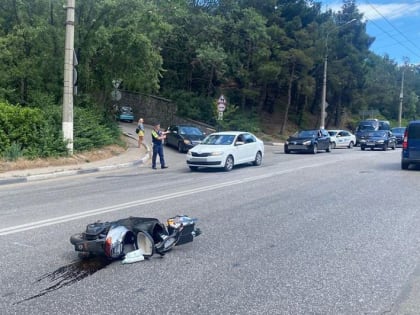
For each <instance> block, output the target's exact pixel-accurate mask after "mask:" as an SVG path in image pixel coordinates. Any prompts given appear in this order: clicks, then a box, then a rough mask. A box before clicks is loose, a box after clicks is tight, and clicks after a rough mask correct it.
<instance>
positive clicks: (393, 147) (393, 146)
mask: <svg viewBox="0 0 420 315" xmlns="http://www.w3.org/2000/svg"><path fill="white" fill-rule="evenodd" d="M396 148H397V145H396V144H395V142H394V144H393V145H392V150H395V149H396Z"/></svg>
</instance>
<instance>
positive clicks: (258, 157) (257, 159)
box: [252, 151, 262, 166]
mask: <svg viewBox="0 0 420 315" xmlns="http://www.w3.org/2000/svg"><path fill="white" fill-rule="evenodd" d="M261 162H262V154H261V152H260V151H258V152H257V154H256V155H255V160H254V162H253V163H252V164H254V165H255V166H260V165H261Z"/></svg>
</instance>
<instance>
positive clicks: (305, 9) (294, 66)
mask: <svg viewBox="0 0 420 315" xmlns="http://www.w3.org/2000/svg"><path fill="white" fill-rule="evenodd" d="M64 2H65V0H60V1H57V0H3V1H1V3H0V26H1V27H0V73H1V76H0V99H2V100H4V101H5V102H6V101H7V102H8V103H10V104H19V105H20V106H22V107H17V108H19V109H23V108H26V107H36V108H33V110H34V117H38V116H43V115H42V112H44V113H45V110H46V109H45V108H44V107H46V106H49V104H51V103H54V104H57V105H60V103H61V99H62V89H63V59H64V37H65V27H64V22H65V20H66V11H65V10H63V4H65V3H64ZM75 3H76V21H75V52H76V55H77V59H78V66H77V72H78V91H79V96H78V97H76V98H75V102H76V105H77V106H79V105H80V103H81V101H80V99H83V97H86V96H92V97H94V98H95V100H96V106H94V107H95V108H96V109H95V111H94V112H95V113H96V112H97V111H96V110H97V109H99V113H100V114H99V118H98V117H96V118H97V120H98V119H99V120H102V117H105V116H104V114H102V112H103V113H105V112H106V111H107V108H108V106H109V105H110V101H111V100H110V99H109V97H107V96H109V95H110V91H111V89H112V88H113V87H112V84H111V82H112V80H113V79H116V78H118V79H122V85H121V88H122V89H125V90H131V91H137V92H142V93H153V94H160V95H162V96H165V97H169V98H171V99H172V100H174V102H176V103H177V105H178V108H179V114H181V115H184V116H187V117H190V118H193V119H197V120H201V121H203V122H207V123H210V124H216V123H217V121H216V117H217V115H216V114H217V113H216V111H215V100H216V99H217V98H218V97H219V95H220V94H222V93H223V94H224V95H225V97H226V98H227V99H228V107H229V110H228V112H226V113H225V120H224V121H223V122H221V123H222V125H223V126H225V127H226V128H228V127H230V128H233V127H237V128H241V127H242V128H248V129H256V128H258V125H259V122H260V121H261V120H262V119H263V118H264V119H265V120H266V121H267V119H268V121H270V120H271V121H272V122H275V123H278V128H277V132H278V133H285V132H286V131H287V130H288V126H289V125H291V124H293V125H295V126H296V125H297V126H302V127H308V126H310V127H314V125H319V123H320V121H319V117H320V104H321V97H322V86H323V69H324V58H325V57H326V56H327V58H328V59H327V60H328V72H327V73H328V76H327V87H328V88H327V101H328V104H329V106H328V108H327V112H328V116H327V122H326V123H327V126H339V125H342V124H343V120H348V121H351V117H353V119H359V118H362V116H364V115H365V113H368V110H377V111H378V115H381V116H382V117H385V118H387V119H389V120H393V121H396V120H397V119H398V108H399V102H400V89H401V79H402V75H403V73H404V75H405V76H404V78H405V81H404V106H403V118H404V119H412V118H415V117H418V115H419V113H420V107H419V102H418V95H420V80H419V75H420V74H419V67H418V66H415V65H411V64H410V62H409V60H407V61H406V62H405V63H404V64H400V65H399V64H397V62H396V61H394V60H391V59H390V58H389V57H388V56H384V57H381V56H378V55H375V54H374V53H372V52H371V51H370V50H369V47H370V45H371V44H372V43H373V41H374V40H375V39H374V38H372V37H370V36H369V35H368V34H367V33H366V21H365V20H364V18H363V15H362V14H361V13H360V12H359V11H358V9H357V4H356V1H355V0H343V5H342V9H341V10H340V11H339V12H331V11H327V12H322V11H321V3H320V2H317V1H313V0H297V1H296V0H293V1H291V0H263V1H262V0H218V1H216V0H84V1H80V0H75ZM45 100H48V101H47V102H45ZM46 104H48V105H46ZM37 109H38V111H37ZM22 115H24V114H22ZM88 116H89V114H85V118H86V117H88ZM44 117H45V116H44ZM77 117H78V114H77V113H76V114H75V118H77ZM314 117H315V118H318V120H316V119H314ZM354 117H356V118H354ZM279 118H280V119H279ZM34 119H36V120H34ZM37 119H38V118H33V117H32V118H31V121H38V120H37ZM51 119H52V118H51V117H49V120H50V128H53V127H51V126H60V121H55V122H54V123H53V122H51ZM55 119H59V115H57V116H56V117H55ZM83 119H84V118H83ZM41 120H42V119H40V121H41ZM5 126H6V125H5ZM14 127H17V124H15V126H14ZM4 128H6V127H4ZM4 128H3V125H2V129H4ZM20 128H23V127H20ZM39 128H40V129H42V128H41V127H39ZM85 128H87V127H86V125H84V127H83V129H82V130H79V129H75V134H76V136H77V137H78V138H76V140H75V145H77V144H78V143H79V145H80V146H82V147H85V146H86V147H89V146H90V145H91V144H88V143H87V142H89V141H87V140H86V139H87V138H85V140H83V139H82V138H79V137H81V136H82V135H83V136H84V137H88V138H89V137H96V136H98V133H97V132H96V131H95V130H88V129H85ZM111 130H112V128H111ZM23 131H25V130H23ZM15 132H18V131H15ZM18 133H20V132H18ZM4 134H5V131H4V130H3V131H2V133H1V135H3V136H0V137H4ZM111 134H112V132H111ZM7 135H9V134H8V133H7ZM36 136H40V135H39V134H37V135H36ZM55 136H56V135H54V137H55ZM109 136H110V137H111V136H112V135H109ZM28 137H29V136H28ZM105 138H107V136H106V135H105ZM0 139H3V138H0ZM13 139H14V138H13V136H12V137H10V138H9V139H7V140H5V139H3V140H0V141H6V142H5V143H6V145H7V146H10V145H11V143H13V141H14V140H13ZM46 141H49V140H46ZM86 141H87V142H86ZM96 141H98V139H95V142H96ZM107 141H109V139H108V140H104V142H107ZM27 142H32V140H31V139H29V138H28V139H27V140H22V141H21V145H22V148H23V149H22V150H24V149H25V148H26V146H27ZM99 142H101V141H99ZM91 143H92V142H91ZM48 145H49V144H48ZM48 145H47V146H48ZM4 148H6V147H2V150H3V151H4V150H5V149H4ZM47 152H48V151H47Z"/></svg>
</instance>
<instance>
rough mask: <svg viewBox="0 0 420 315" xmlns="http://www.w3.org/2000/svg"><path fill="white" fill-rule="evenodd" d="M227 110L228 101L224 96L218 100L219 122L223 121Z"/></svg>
mask: <svg viewBox="0 0 420 315" xmlns="http://www.w3.org/2000/svg"><path fill="white" fill-rule="evenodd" d="M225 109H226V99H225V97H224V96H223V94H222V95H220V97H219V99H218V100H217V112H218V116H217V120H223V112H224V111H225Z"/></svg>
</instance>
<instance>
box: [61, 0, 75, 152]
mask: <svg viewBox="0 0 420 315" xmlns="http://www.w3.org/2000/svg"><path fill="white" fill-rule="evenodd" d="M66 10H67V20H66V43H65V53H64V92H63V137H64V141H66V142H67V150H68V153H69V154H70V155H72V154H73V85H74V82H73V69H74V10H75V0H67V6H66Z"/></svg>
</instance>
